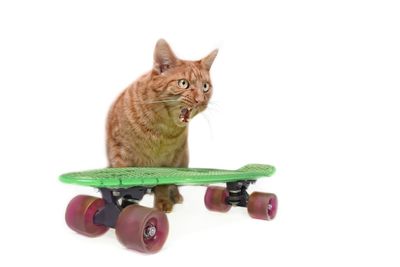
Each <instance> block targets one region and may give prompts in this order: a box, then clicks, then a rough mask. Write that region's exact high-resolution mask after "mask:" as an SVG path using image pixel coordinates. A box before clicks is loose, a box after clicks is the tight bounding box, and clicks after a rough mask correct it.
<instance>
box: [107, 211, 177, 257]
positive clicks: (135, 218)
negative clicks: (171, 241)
mask: <svg viewBox="0 0 400 267" xmlns="http://www.w3.org/2000/svg"><path fill="white" fill-rule="evenodd" d="M168 229H169V226H168V219H167V216H166V215H165V214H164V213H163V212H161V211H157V210H154V209H150V208H146V207H142V206H138V205H130V206H128V207H126V208H125V209H123V210H122V212H121V213H120V215H119V216H118V220H117V224H116V226H115V233H116V235H117V237H118V240H119V241H120V242H121V243H122V244H123V245H124V246H125V247H127V248H129V249H133V250H137V251H140V252H144V253H155V252H158V251H159V250H160V249H161V248H162V246H163V245H164V243H165V240H167V236H168Z"/></svg>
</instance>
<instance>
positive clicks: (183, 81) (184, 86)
mask: <svg viewBox="0 0 400 267" xmlns="http://www.w3.org/2000/svg"><path fill="white" fill-rule="evenodd" d="M178 86H179V87H180V88H182V89H188V88H189V82H188V80H186V79H180V80H179V81H178Z"/></svg>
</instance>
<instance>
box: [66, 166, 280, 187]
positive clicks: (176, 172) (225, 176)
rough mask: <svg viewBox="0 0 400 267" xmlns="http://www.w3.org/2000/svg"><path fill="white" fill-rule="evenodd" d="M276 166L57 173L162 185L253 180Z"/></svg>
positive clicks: (71, 180) (87, 180)
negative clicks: (231, 168) (233, 168)
mask: <svg viewBox="0 0 400 267" xmlns="http://www.w3.org/2000/svg"><path fill="white" fill-rule="evenodd" d="M274 172H275V168H274V167H273V166H271V165H265V164H249V165H246V166H244V167H242V168H240V169H238V170H219V169H199V168H150V167H149V168H136V167H132V168H106V169H98V170H90V171H83V172H71V173H66V174H63V175H61V176H60V180H61V181H62V182H64V183H68V184H77V185H83V186H92V187H107V188H126V187H133V186H155V185H162V184H176V185H203V184H211V183H225V182H230V181H238V180H255V179H258V178H261V177H268V176H271V175H272V174H274Z"/></svg>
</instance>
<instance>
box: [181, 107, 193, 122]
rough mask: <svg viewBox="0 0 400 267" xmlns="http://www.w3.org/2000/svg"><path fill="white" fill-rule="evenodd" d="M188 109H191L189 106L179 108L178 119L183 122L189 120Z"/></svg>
mask: <svg viewBox="0 0 400 267" xmlns="http://www.w3.org/2000/svg"><path fill="white" fill-rule="evenodd" d="M190 111H191V109H189V108H183V109H181V114H180V115H179V119H180V121H181V122H185V123H188V122H189V119H190Z"/></svg>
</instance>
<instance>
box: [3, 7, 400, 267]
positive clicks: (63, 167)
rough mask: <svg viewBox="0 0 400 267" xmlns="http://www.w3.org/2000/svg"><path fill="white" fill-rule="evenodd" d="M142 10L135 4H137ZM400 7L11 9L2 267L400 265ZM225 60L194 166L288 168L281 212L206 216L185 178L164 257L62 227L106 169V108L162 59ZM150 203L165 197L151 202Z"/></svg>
mask: <svg viewBox="0 0 400 267" xmlns="http://www.w3.org/2000/svg"><path fill="white" fill-rule="evenodd" d="M134 2H137V3H134ZM399 14H400V9H399V5H398V1H349V0H345V1H338V0H337V1H259V2H254V1H245V2H243V3H239V2H237V1H226V2H225V1H205V0H203V1H197V2H189V1H159V2H154V1H140V3H139V1H109V2H105V1H91V2H87V1H64V3H60V2H57V3H56V1H25V2H22V1H7V3H5V1H2V2H1V3H0V118H1V121H0V122H1V131H0V137H1V138H0V157H1V158H0V162H1V178H0V179H1V180H2V184H1V193H0V197H1V214H0V217H1V219H0V223H1V228H0V246H1V257H0V265H1V266H17V265H18V266H22V264H25V265H26V264H28V265H35V266H36V265H39V264H40V265H41V266H47V265H49V264H51V265H52V266H164V265H167V266H170V265H172V266H217V265H219V266H243V265H246V264H248V265H250V264H257V265H259V266H351V265H352V266H362V265H363V266H365V265H371V266H399V264H400V259H399V258H400V256H399V254H398V253H399V247H400V241H399V240H400V230H399V226H400V215H399V204H400V193H399V191H400V187H399V186H398V184H399V183H398V181H399V178H400V177H399V174H400V172H399V159H400V141H399V140H400V127H399V115H400V103H399V102H400V98H399V96H398V92H399V90H400V79H399V73H400V49H399V48H400V16H399ZM161 37H162V38H165V39H166V40H167V41H168V42H169V43H170V45H171V46H172V48H173V49H174V51H175V52H176V54H177V55H178V56H180V57H181V58H183V59H193V60H194V59H196V60H197V59H200V58H201V57H203V56H205V55H207V54H208V53H209V52H210V51H211V50H212V49H214V48H217V47H218V48H219V49H220V53H219V55H218V57H217V59H216V61H215V64H214V66H213V68H212V77H213V82H214V88H215V94H214V97H213V100H212V104H211V105H210V108H209V109H208V110H207V112H205V113H204V116H203V115H201V116H198V117H197V118H196V119H194V120H193V121H192V123H191V125H190V148H191V163H190V165H191V166H192V167H215V168H232V169H236V168H238V167H240V166H242V165H244V164H246V163H251V162H254V163H269V164H273V165H275V166H276V167H277V173H276V175H275V176H274V177H272V178H270V179H264V180H260V181H259V182H258V183H257V184H256V185H255V186H253V187H252V188H251V191H252V190H258V191H267V192H268V191H269V192H274V193H276V194H277V195H278V197H279V211H278V215H277V217H276V219H275V220H274V221H271V222H266V221H258V220H253V219H250V218H249V217H248V216H247V214H246V211H245V209H239V208H237V209H234V210H231V212H229V213H228V214H218V213H211V212H208V211H207V210H206V209H205V207H204V205H203V200H202V199H203V193H204V188H202V187H184V188H182V194H183V195H184V197H185V202H184V204H182V205H179V206H176V209H175V211H174V212H173V213H172V214H170V215H168V218H169V221H170V235H169V238H168V240H167V242H166V244H165V246H164V248H163V250H162V251H161V252H160V253H158V254H155V255H151V256H146V255H142V254H140V253H136V252H131V251H128V250H126V249H125V248H123V247H122V246H121V245H120V244H119V243H118V241H117V240H116V238H115V237H114V231H113V230H110V231H109V232H108V233H107V234H106V235H104V236H102V237H100V238H97V239H90V238H86V237H83V236H79V235H77V234H75V233H74V232H72V231H71V230H69V229H68V228H67V227H66V225H65V223H64V218H63V217H64V211H65V207H66V205H67V203H68V201H69V200H70V199H71V198H72V197H73V196H75V195H77V194H80V193H85V194H96V192H95V190H93V189H92V188H82V187H78V186H71V185H64V184H61V183H60V182H59V181H58V180H57V178H58V175H59V174H61V173H63V172H68V171H76V170H83V169H91V168H101V167H105V166H106V164H107V162H106V157H105V141H104V139H105V130H104V127H105V116H106V113H107V111H108V108H109V106H110V104H111V102H112V101H113V100H114V98H115V97H116V96H117V94H118V93H119V92H120V91H121V90H123V89H124V88H125V87H126V86H127V85H128V84H130V83H131V82H132V81H133V80H135V79H136V78H137V77H138V76H139V75H141V74H142V73H144V72H147V71H148V70H149V69H150V68H151V66H152V54H153V48H154V45H155V42H156V41H157V39H158V38H161ZM145 204H148V205H151V198H150V197H146V199H145Z"/></svg>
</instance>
